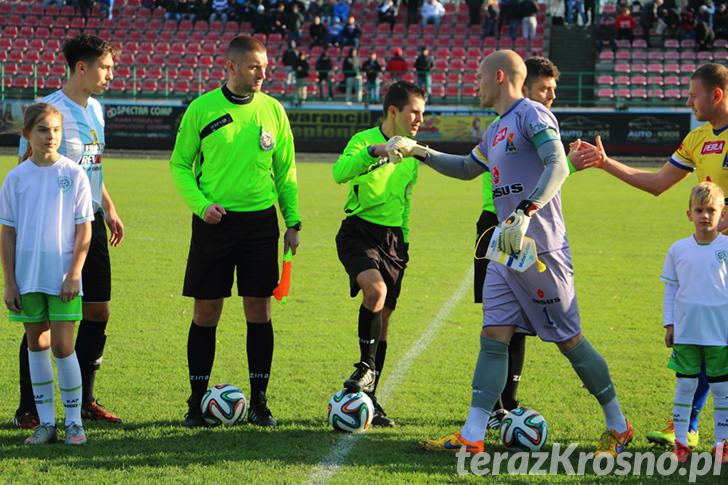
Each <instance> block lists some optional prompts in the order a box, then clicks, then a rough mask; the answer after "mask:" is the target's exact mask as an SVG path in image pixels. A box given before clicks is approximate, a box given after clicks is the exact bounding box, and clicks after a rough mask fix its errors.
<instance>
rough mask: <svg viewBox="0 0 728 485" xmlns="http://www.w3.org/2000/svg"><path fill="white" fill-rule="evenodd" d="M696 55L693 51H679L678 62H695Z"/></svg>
mask: <svg viewBox="0 0 728 485" xmlns="http://www.w3.org/2000/svg"><path fill="white" fill-rule="evenodd" d="M696 57H697V56H696V55H695V51H682V52H681V53H680V62H682V63H683V64H684V63H686V62H695V59H696Z"/></svg>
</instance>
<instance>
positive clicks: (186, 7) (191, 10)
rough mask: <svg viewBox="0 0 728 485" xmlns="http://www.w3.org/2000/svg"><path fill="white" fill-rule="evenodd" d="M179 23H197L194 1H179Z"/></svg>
mask: <svg viewBox="0 0 728 485" xmlns="http://www.w3.org/2000/svg"><path fill="white" fill-rule="evenodd" d="M177 12H178V16H177V19H178V20H177V23H179V22H181V21H182V20H189V21H190V22H192V23H193V24H194V23H195V3H194V0H179V8H178V9H177Z"/></svg>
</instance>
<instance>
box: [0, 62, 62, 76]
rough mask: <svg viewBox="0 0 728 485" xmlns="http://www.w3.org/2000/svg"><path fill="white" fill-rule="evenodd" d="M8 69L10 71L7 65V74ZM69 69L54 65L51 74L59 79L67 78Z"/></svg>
mask: <svg viewBox="0 0 728 485" xmlns="http://www.w3.org/2000/svg"><path fill="white" fill-rule="evenodd" d="M7 69H8V66H7V65H6V66H5V71H6V72H7ZM67 69H68V68H67V67H66V66H65V65H63V64H53V65H52V66H51V74H53V75H54V76H59V77H63V78H65V77H66V73H67Z"/></svg>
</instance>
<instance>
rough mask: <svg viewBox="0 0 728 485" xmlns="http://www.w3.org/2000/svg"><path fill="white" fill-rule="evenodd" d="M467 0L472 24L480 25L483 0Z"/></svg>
mask: <svg viewBox="0 0 728 485" xmlns="http://www.w3.org/2000/svg"><path fill="white" fill-rule="evenodd" d="M467 2H468V14H469V15H470V25H480V12H481V10H482V9H483V3H484V2H483V0H467ZM420 87H422V86H420ZM428 94H429V93H428Z"/></svg>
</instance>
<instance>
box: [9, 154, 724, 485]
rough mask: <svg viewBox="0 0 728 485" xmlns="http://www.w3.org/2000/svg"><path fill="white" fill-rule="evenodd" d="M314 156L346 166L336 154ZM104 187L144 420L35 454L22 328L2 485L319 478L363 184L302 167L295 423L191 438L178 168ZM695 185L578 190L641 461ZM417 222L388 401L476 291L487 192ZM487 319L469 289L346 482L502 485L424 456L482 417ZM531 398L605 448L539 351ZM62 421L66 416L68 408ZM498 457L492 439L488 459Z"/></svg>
mask: <svg viewBox="0 0 728 485" xmlns="http://www.w3.org/2000/svg"><path fill="white" fill-rule="evenodd" d="M309 158H312V159H314V160H318V161H319V162H330V161H332V158H333V157H332V156H325V155H323V156H320V157H309ZM13 164H14V157H2V158H0V167H1V171H2V173H3V175H4V174H5V173H6V172H7V171H8V170H9V169H10V168H11V167H12V165H13ZM104 171H105V180H106V184H107V187H108V189H109V192H110V193H111V195H112V197H113V198H114V200H115V203H116V205H117V208H118V211H119V213H120V215H121V217H122V218H123V220H124V222H125V225H126V232H127V236H126V239H125V240H124V242H123V244H122V246H121V247H119V248H112V249H111V257H112V267H113V302H112V317H111V320H110V324H109V328H108V333H109V339H108V344H107V350H106V354H105V356H104V363H103V366H102V369H101V371H100V372H99V375H98V379H97V396H98V397H99V398H100V399H101V400H102V402H103V404H104V405H106V406H107V407H109V408H110V409H111V410H113V411H114V412H117V413H118V414H119V415H120V416H122V417H123V419H124V420H125V423H124V425H122V426H119V427H115V426H105V425H99V424H93V423H91V424H88V425H87V432H88V436H89V440H90V441H89V444H88V446H85V447H82V448H71V447H66V446H64V445H63V444H57V445H53V446H49V447H40V448H29V447H26V446H23V445H22V440H23V438H24V437H25V436H26V434H27V432H23V431H19V430H16V429H12V428H11V427H10V426H9V420H10V418H11V416H12V413H13V411H14V410H15V407H16V404H17V401H16V400H17V353H18V341H19V339H20V336H21V333H22V329H21V328H20V327H19V326H16V325H13V324H11V323H9V322H7V321H6V323H5V324H4V325H3V326H2V329H1V330H0V358H1V359H2V361H3V362H4V364H3V365H2V366H0V385H1V386H2V389H3V394H2V395H3V399H0V421H1V422H2V424H0V482H4V483H5V482H17V483H28V482H38V483H41V482H42V483H71V482H88V483H118V482H127V483H138V482H159V483H203V482H210V481H217V480H221V481H222V480H224V481H228V482H238V483H243V482H253V483H304V482H307V481H309V480H311V477H312V476H313V475H312V474H313V473H315V472H316V471H317V470H319V464H320V462H321V461H322V460H323V459H324V458H325V457H327V456H328V455H329V453H330V452H331V451H332V449H335V448H336V447H337V446H338V445H339V444H340V440H341V438H342V435H340V434H337V433H334V432H332V431H330V430H329V428H328V425H327V423H326V404H327V402H328V399H329V398H330V396H331V395H332V394H333V393H334V392H336V391H338V390H339V389H340V388H341V383H342V380H343V379H344V378H346V377H347V376H348V375H349V374H350V373H351V371H352V370H353V368H352V364H353V363H354V361H355V360H356V358H357V356H358V346H357V339H356V315H357V308H358V306H359V299H351V298H349V295H348V286H347V277H346V275H345V273H344V270H343V269H342V267H341V265H340V263H339V261H338V259H337V257H336V249H335V244H334V236H335V234H336V231H337V230H338V227H339V223H340V220H341V219H342V217H343V210H342V206H343V202H344V199H345V196H346V190H347V188H346V186H337V185H336V184H335V183H334V182H333V180H332V177H331V165H330V164H329V163H300V164H299V167H298V174H299V186H300V196H301V211H302V214H303V218H304V228H303V231H302V233H301V246H300V248H299V254H298V256H296V257H295V259H294V262H293V285H292V290H291V297H290V298H289V301H288V303H287V304H285V305H282V304H280V303H277V302H273V321H274V328H275V339H276V352H275V357H274V362H273V370H272V379H271V383H270V387H269V398H270V403H269V404H270V407H271V409H272V411H273V413H274V416H275V417H276V418H278V420H279V422H280V426H279V427H278V428H276V429H273V430H261V429H255V428H253V427H251V426H248V425H242V426H239V427H234V428H230V429H205V430H188V429H185V428H183V427H181V426H180V425H179V422H180V420H181V418H182V416H183V414H184V412H185V410H186V405H185V399H186V397H187V395H188V384H187V364H186V339H187V329H188V326H189V324H190V319H191V309H192V301H191V300H189V299H185V298H183V297H182V296H181V295H180V292H181V286H182V277H183V274H184V268H185V261H186V254H187V249H188V242H189V231H190V229H189V228H190V217H191V216H190V212H189V210H188V209H187V207H186V206H185V205H184V204H183V203H182V201H181V199H180V197H179V196H178V195H177V193H176V191H175V189H174V187H173V185H172V182H171V177H170V175H169V170H168V167H167V164H166V163H165V161H164V160H126V159H107V160H105V168H104ZM694 181H695V179H694V177H693V178H691V179H690V183H688V182H684V183H682V184H681V185H679V186H678V187H676V188H674V189H673V190H672V191H671V192H670V193H668V194H665V195H663V196H661V197H659V198H655V197H652V196H650V195H647V194H645V193H642V192H639V191H637V190H636V189H631V188H628V187H627V186H625V185H623V184H621V183H620V182H618V181H617V180H616V179H613V178H611V177H609V176H608V175H606V174H604V173H602V172H600V171H596V170H594V171H587V172H584V173H580V174H576V175H573V176H571V177H570V178H569V180H568V181H567V182H566V184H565V186H564V189H563V201H564V208H565V214H566V222H567V227H568V234H569V240H570V243H571V249H572V254H573V258H574V266H575V272H576V284H577V292H578V296H579V304H580V310H581V315H582V323H583V328H584V332H585V334H586V335H587V336H588V337H589V338H590V340H591V341H592V343H593V344H594V346H595V347H596V348H597V349H599V350H600V351H601V352H602V353H603V355H604V356H605V357H606V359H607V362H608V363H609V365H610V369H611V373H612V376H613V379H614V381H615V384H616V386H617V390H618V393H619V398H620V402H621V404H622V406H623V408H624V411H625V414H626V415H627V417H628V418H629V419H630V420H631V421H632V423H633V425H634V427H635V430H636V440H635V442H634V443H633V446H632V447H631V448H632V449H633V451H640V450H641V451H644V450H648V449H650V447H649V444H648V443H647V441H646V440H645V438H644V433H645V432H646V431H649V430H651V429H655V428H656V427H660V426H661V425H662V424H663V419H664V418H665V417H666V416H668V415H669V414H670V413H671V406H672V404H671V403H672V394H673V389H674V387H673V386H674V378H673V375H672V374H671V372H670V371H668V370H667V369H666V368H665V363H666V359H667V356H668V351H667V350H666V349H665V347H664V344H663V331H662V328H661V304H662V284H661V283H660V281H659V279H658V276H659V272H660V269H661V267H662V263H663V258H664V256H665V253H666V251H667V249H668V247H669V246H670V244H671V243H672V242H673V241H675V240H677V239H678V238H682V237H685V236H687V235H688V234H689V233H690V231H691V226H690V225H689V223H688V221H687V219H686V216H685V209H686V204H687V196H688V191H689V187H690V185H691V183H692V182H694ZM412 207H413V209H412V222H411V226H412V228H411V252H410V255H411V259H410V265H409V268H408V270H407V275H406V278H405V280H404V285H403V294H402V296H401V299H400V301H399V305H398V309H397V311H396V312H395V314H394V318H393V321H392V324H391V328H390V332H389V339H388V340H389V355H388V358H387V366H386V369H385V372H384V379H383V384H386V382H387V379H388V378H389V377H390V376H391V375H392V371H393V370H394V369H395V368H396V367H397V364H398V362H399V361H400V359H402V358H403V357H404V356H405V355H406V354H407V352H408V351H409V350H410V348H411V347H412V346H413V345H414V344H415V343H416V342H417V341H418V340H419V339H420V337H421V336H422V335H423V334H424V333H425V332H426V331H427V329H428V326H429V325H430V324H431V323H432V322H433V319H435V317H436V315H437V314H438V312H439V311H440V309H441V308H442V307H443V305H445V304H446V302H448V300H450V299H451V298H452V296H453V294H454V293H455V291H456V289H457V288H458V287H460V286H461V285H462V284H463V280H464V279H465V278H466V277H467V275H468V271H469V269H470V267H471V264H472V262H471V257H472V246H473V238H474V231H475V221H476V219H477V217H478V215H479V213H480V183H479V181H473V182H461V181H457V180H451V179H447V178H445V177H442V176H440V175H438V174H435V173H434V172H433V171H431V170H430V169H429V168H427V167H422V168H421V170H420V178H419V181H418V183H417V185H416V187H415V190H414V195H413V202H412ZM480 321H481V310H480V308H479V307H478V306H477V305H475V304H473V303H472V284H471V283H469V282H468V285H467V291H466V292H465V293H464V296H463V297H462V298H461V299H459V300H458V301H457V302H456V304H455V306H454V308H453V310H452V312H450V313H448V314H447V315H446V318H445V320H444V322H443V323H442V326H441V327H440V329H439V331H438V332H437V333H435V334H434V337H433V339H432V341H431V342H430V344H429V345H428V346H427V347H426V348H423V349H421V350H422V351H421V353H420V354H418V356H417V358H416V359H414V361H412V366H411V367H410V368H409V370H408V372H407V373H406V374H404V375H402V376H401V380H399V381H398V382H399V385H398V386H397V387H395V388H393V389H392V392H391V394H390V396H389V398H388V399H387V401H386V402H383V404H384V406H385V408H386V410H387V412H388V413H389V415H390V416H392V417H393V418H394V419H395V420H396V421H397V427H396V428H393V429H387V430H380V429H375V430H369V431H368V432H367V433H365V434H364V435H363V436H362V437H361V439H359V440H358V441H357V442H356V443H355V445H354V446H353V448H352V449H351V452H350V453H349V454H348V456H347V457H346V458H345V459H344V461H343V463H342V464H341V466H340V467H338V468H337V469H335V470H334V471H333V473H332V474H331V475H330V476H329V477H328V480H329V481H330V482H331V483H366V482H371V483H392V482H453V481H478V480H482V479H476V477H473V476H469V477H459V476H458V475H457V474H456V467H455V464H456V462H455V458H454V457H452V456H449V455H432V454H425V453H424V452H421V451H419V450H418V449H417V446H416V443H417V441H418V440H420V439H423V438H432V437H437V436H440V435H442V434H445V433H450V432H454V431H456V430H457V429H458V428H459V426H460V425H461V423H462V421H463V420H464V418H465V417H466V415H467V409H468V405H469V402H470V380H471V376H472V370H473V367H474V364H475V359H476V354H477V352H478V346H479V343H478V333H479V331H480ZM222 382H230V383H233V384H236V385H238V386H240V387H241V388H242V389H243V390H244V392H246V393H247V392H248V380H247V361H246V357H245V325H244V318H243V316H242V309H241V302H240V300H239V299H238V298H237V297H234V298H230V299H229V300H228V301H227V303H226V306H225V310H224V312H223V318H222V321H221V323H220V327H219V330H218V347H217V357H216V362H215V367H214V369H213V374H212V383H222ZM520 397H521V400H522V403H524V404H526V405H529V406H531V407H534V408H536V409H537V410H539V411H540V412H541V413H542V414H543V415H544V416H545V417H546V419H547V420H548V422H549V425H550V430H551V435H550V442H552V443H553V442H559V443H562V444H569V443H572V442H577V443H579V446H580V447H581V448H583V449H585V450H591V449H593V447H594V446H595V445H596V443H597V440H598V437H599V435H600V433H601V431H602V429H603V418H602V413H601V411H600V409H599V407H598V405H597V403H596V401H595V399H594V398H593V397H591V396H590V395H589V394H588V393H587V392H586V390H584V389H582V388H581V385H580V383H579V381H578V379H577V377H576V375H575V373H574V372H573V370H572V369H571V368H570V366H569V365H568V362H567V360H566V359H565V358H562V357H561V356H560V355H559V353H558V351H557V349H556V347H555V346H553V345H547V344H544V343H542V342H540V341H539V340H537V339H529V340H528V343H527V358H526V365H525V371H524V377H523V380H522V382H521V387H520ZM56 402H57V403H58V398H57V400H56ZM711 402H712V400H711ZM711 410H712V404H709V406H708V407H707V408H706V410H705V413H704V418H703V420H702V426H701V433H702V436H701V449H702V450H703V451H705V450H709V449H710V446H711V444H712V411H711ZM57 415H58V417H59V419H60V417H61V416H62V409H61V408H60V407H59V409H58V412H57ZM495 440H496V438H495V437H494V436H493V435H489V436H488V443H494V442H495ZM491 449H492V447H491ZM495 449H500V448H499V447H497V446H496V447H495ZM726 468H728V467H726ZM723 476H724V477H725V476H726V473H725V472H724V473H723ZM629 478H630V477H627V478H620V481H621V480H628V479H629ZM631 479H632V481H634V482H635V483H643V482H645V481H649V480H651V479H649V478H647V477H631ZM716 479H717V478H715V477H707V478H706V480H708V481H710V480H716ZM723 479H725V478H723ZM493 480H495V481H496V482H498V483H508V482H512V481H514V480H516V481H519V482H529V483H542V482H544V481H546V482H549V483H604V481H605V478H599V477H596V476H595V475H593V474H592V475H587V476H585V477H568V476H565V475H558V476H536V477H528V476H518V477H514V476H508V475H500V476H497V477H493ZM609 480H610V481H616V480H617V477H611V479H609ZM655 480H657V479H655ZM672 480H673V479H667V480H666V481H668V482H670V481H672ZM675 480H678V479H677V478H675ZM682 480H684V479H682ZM660 481H665V480H660Z"/></svg>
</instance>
